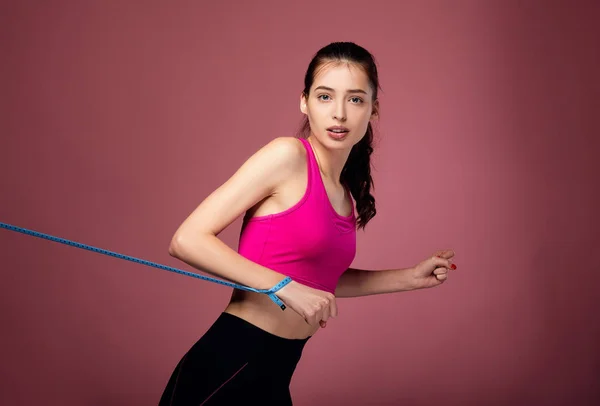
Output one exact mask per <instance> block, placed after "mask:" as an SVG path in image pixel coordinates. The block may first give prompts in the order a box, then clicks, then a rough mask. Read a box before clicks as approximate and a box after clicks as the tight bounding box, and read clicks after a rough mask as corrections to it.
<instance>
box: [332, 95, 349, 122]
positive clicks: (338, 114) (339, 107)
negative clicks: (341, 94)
mask: <svg viewBox="0 0 600 406" xmlns="http://www.w3.org/2000/svg"><path fill="white" fill-rule="evenodd" d="M333 118H334V119H335V120H339V121H346V104H345V103H344V101H343V100H341V101H338V102H336V103H335V111H334V112H333Z"/></svg>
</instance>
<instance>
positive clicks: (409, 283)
mask: <svg viewBox="0 0 600 406" xmlns="http://www.w3.org/2000/svg"><path fill="white" fill-rule="evenodd" d="M394 273H395V274H396V277H395V278H394V280H395V282H396V283H395V287H396V289H395V290H396V291H398V292H404V291H409V290H415V289H418V284H417V281H416V278H415V267H410V268H403V269H396V270H395V271H394Z"/></svg>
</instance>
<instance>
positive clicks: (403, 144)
mask: <svg viewBox="0 0 600 406" xmlns="http://www.w3.org/2000/svg"><path fill="white" fill-rule="evenodd" d="M17 3H18V4H17ZM203 3H204V4H203ZM203 3H202V2H198V1H171V2H167V1H163V2H159V1H146V2H132V1H130V2H122V1H95V2H92V1H66V0H65V1H52V2H49V1H46V2H43V1H38V2H16V1H13V2H9V3H8V4H3V6H2V9H3V10H2V12H0V37H1V38H2V42H1V47H2V48H1V51H2V63H0V80H1V89H2V90H1V91H0V103H1V105H0V115H1V121H0V133H1V142H0V154H1V155H2V159H1V160H0V182H1V189H0V190H1V193H2V195H1V202H2V203H1V205H0V221H1V222H5V223H10V224H13V225H17V226H20V227H25V228H29V229H33V230H36V231H40V232H44V233H48V234H52V235H56V236H59V237H63V238H67V239H71V240H75V241H78V242H82V243H85V244H90V245H95V246H98V247H101V248H104V249H108V250H112V251H116V252H119V253H123V254H126V255H131V256H135V257H138V258H143V259H146V260H149V261H153V262H159V263H162V264H166V265H170V266H175V267H178V268H181V269H185V270H188V271H193V270H194V269H193V268H191V267H189V266H187V265H185V264H183V263H182V262H180V261H177V260H175V259H174V258H171V257H169V255H168V252H167V248H168V244H169V241H170V239H171V236H172V234H173V233H174V231H175V229H176V228H177V227H178V226H179V224H180V223H181V222H182V221H183V220H184V218H185V217H186V216H187V215H188V214H189V213H190V212H191V211H192V210H193V209H194V208H195V207H196V206H197V205H198V204H199V203H200V202H201V201H202V199H203V198H204V197H206V196H207V194H209V193H210V192H211V191H212V190H213V189H214V188H216V187H217V186H219V185H220V184H221V183H222V182H224V181H225V180H226V179H227V178H228V177H229V176H230V175H231V174H232V173H233V171H234V170H235V169H237V167H238V166H239V165H241V163H242V162H243V161H244V160H245V159H246V158H247V157H249V156H250V154H252V153H253V152H254V151H255V150H256V149H258V148H260V147H261V146H262V145H264V144H265V143H267V142H268V141H269V140H270V139H272V138H273V137H276V136H292V135H294V134H295V132H296V130H297V128H298V126H299V124H300V121H301V118H302V116H301V113H300V111H299V105H298V104H299V102H298V100H299V95H300V91H301V90H302V79H303V75H304V73H305V70H306V68H307V66H308V63H309V61H310V58H311V57H312V55H313V54H314V53H315V52H316V51H317V50H318V49H319V48H320V47H322V46H324V45H326V44H328V43H329V42H332V41H340V40H342V41H354V42H357V43H358V44H360V45H362V46H364V47H366V48H367V49H369V50H370V51H371V52H373V53H374V54H375V56H376V58H377V61H378V62H379V65H380V75H381V83H382V86H383V89H384V91H383V93H382V94H381V105H382V112H381V114H382V117H381V122H380V124H379V125H378V126H377V127H376V130H377V140H378V143H377V147H376V153H375V155H374V163H375V168H376V169H375V171H374V178H375V185H376V189H375V196H376V199H377V207H378V215H377V217H376V218H375V219H374V220H373V221H372V223H370V224H369V225H368V227H367V231H366V233H362V232H361V233H359V237H358V238H359V241H358V244H359V253H358V255H357V258H356V261H355V263H354V266H356V267H359V268H361V267H362V268H371V269H380V268H393V267H408V266H412V265H414V264H416V263H418V262H419V261H421V260H423V259H425V258H426V257H427V256H429V255H431V254H433V252H435V251H437V250H439V249H443V248H452V249H454V250H455V251H456V253H457V255H456V259H455V262H456V264H457V265H458V269H457V270H456V271H455V272H453V273H452V275H451V277H450V279H449V280H448V281H447V283H445V284H444V285H442V286H441V287H438V288H435V289H430V290H427V291H423V290H422V291H413V292H408V293H400V294H395V295H386V296H375V297H368V298H357V299H340V300H339V306H340V317H339V318H338V319H337V320H335V321H333V322H332V323H329V325H328V327H327V329H325V330H323V331H321V332H320V333H318V334H317V335H316V336H315V337H314V338H313V339H312V340H311V341H310V342H309V344H308V346H307V347H306V349H305V352H304V357H303V359H302V360H301V362H300V364H299V365H298V368H297V373H296V375H295V377H294V380H293V382H292V387H291V389H292V395H293V397H294V400H295V404H296V405H411V406H417V405H435V404H443V405H445V406H452V405H461V406H464V405H592V404H594V403H595V402H599V401H600V350H599V349H598V343H599V342H600V322H599V320H600V317H599V316H598V314H597V303H598V301H597V299H598V293H597V292H598V288H597V286H598V280H597V277H598V276H597V275H598V271H600V266H599V265H598V243H599V242H600V241H599V240H600V234H599V231H598V230H599V227H598V226H599V223H600V222H599V218H598V217H599V216H598V214H597V211H596V210H597V209H598V207H599V206H600V197H599V196H600V192H599V190H598V189H599V187H598V183H599V182H598V174H599V173H600V168H599V164H598V152H599V151H600V141H599V137H600V136H599V134H600V120H599V119H598V110H599V106H598V99H599V96H600V83H599V79H598V64H599V62H600V52H599V48H598V38H599V35H600V34H599V29H598V19H599V18H600V15H599V14H600V13H599V11H600V8H599V7H598V3H597V2H595V3H594V2H592V1H589V2H585V1H571V2H569V1H566V0H565V1H562V2H558V1H537V2H536V1H500V0H498V1H475V0H473V1H449V0H448V1H427V2H423V1H401V2H391V1H390V2H381V3H377V2H370V3H369V2H365V1H351V0H347V1H344V2H323V1H314V0H304V1H302V2H293V3H292V2H283V1H270V2H266V1H255V2H251V1H238V2H231V1H225V2H203ZM140 4H143V6H142V5H140ZM239 227H240V221H239V220H238V221H236V222H235V223H234V224H233V225H232V226H231V227H230V228H229V229H227V230H226V231H225V232H223V233H222V235H221V236H222V238H223V239H224V240H225V241H226V242H227V243H228V244H229V245H230V246H232V247H237V236H238V233H239ZM0 243H1V249H0V261H1V262H0V263H1V264H2V265H1V272H2V279H1V282H0V303H1V305H2V306H1V309H2V310H1V312H0V325H1V335H0V337H1V340H2V341H1V345H0V359H1V360H2V362H1V363H0V372H1V379H0V385H1V388H0V403H1V404H4V405H33V404H44V405H59V404H60V405H150V404H156V403H157V402H158V398H159V397H160V394H161V393H162V390H163V388H164V385H165V384H166V381H167V379H168V377H169V375H170V373H171V371H172V369H173V367H174V366H175V364H176V362H177V361H178V360H179V358H180V357H181V356H182V355H183V353H184V352H185V351H186V350H187V349H188V348H189V347H190V346H191V345H192V344H193V343H194V342H195V341H196V340H197V339H198V338H199V337H200V336H201V335H202V334H203V333H204V332H205V331H206V330H207V329H208V327H209V326H210V324H211V323H212V322H213V321H214V319H215V318H216V317H217V316H218V314H219V313H220V311H221V310H222V309H223V308H224V306H225V305H226V303H227V301H228V298H229V293H230V290H229V289H228V288H225V287H222V286H218V285H215V284H211V283H208V282H203V281H200V280H198V279H193V278H189V277H186V276H181V275H177V274H174V273H171V272H167V271H162V270H159V269H156V268H151V267H146V266H143V265H139V264H135V263H132V262H129V261H123V260H118V259H115V258H112V257H108V256H105V255H100V254H96V253H92V252H89V251H85V250H81V249H77V248H73V247H69V246H67V245H63V244H58V243H54V242H50V241H46V240H42V239H39V238H35V237H31V236H27V235H24V234H20V233H16V232H12V231H8V230H3V229H2V230H0Z"/></svg>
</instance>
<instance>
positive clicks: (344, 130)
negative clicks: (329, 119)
mask: <svg viewBox="0 0 600 406" xmlns="http://www.w3.org/2000/svg"><path fill="white" fill-rule="evenodd" d="M327 131H331V132H338V133H347V132H348V131H350V130H349V129H347V128H346V127H344V126H341V125H336V126H333V127H329V128H327Z"/></svg>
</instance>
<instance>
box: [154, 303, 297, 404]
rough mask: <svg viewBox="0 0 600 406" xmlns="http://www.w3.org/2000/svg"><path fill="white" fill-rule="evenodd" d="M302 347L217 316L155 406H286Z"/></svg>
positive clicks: (230, 317)
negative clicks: (250, 405)
mask: <svg viewBox="0 0 600 406" xmlns="http://www.w3.org/2000/svg"><path fill="white" fill-rule="evenodd" d="M307 341H308V338H305V339H287V338H282V337H279V336H276V335H274V334H271V333H269V332H267V331H265V330H262V329H260V328H259V327H257V326H255V325H254V324H251V323H249V322H247V321H245V320H243V319H241V318H239V317H237V316H234V315H231V314H229V313H221V315H220V316H219V318H217V320H216V321H215V323H214V324H213V325H212V326H211V327H210V328H209V329H208V331H207V332H206V334H204V335H203V336H202V337H201V338H200V339H199V340H198V341H197V342H196V343H195V344H194V345H193V346H192V348H191V349H190V350H189V351H188V352H187V353H186V354H185V355H184V356H183V358H182V359H181V360H180V361H179V363H178V364H177V366H176V367H175V370H174V371H173V373H172V374H171V378H170V379H169V382H168V383H167V386H166V388H165V390H164V392H163V394H162V397H161V399H160V403H159V406H167V405H173V406H175V405H194V406H201V405H203V406H213V405H238V404H239V405H242V404H244V405H247V404H257V405H258V404H260V405H278V406H285V405H291V404H292V399H291V396H290V389H289V386H290V381H291V379H292V374H293V373H294V370H295V369H296V364H297V363H298V361H299V360H300V356H301V355H302V349H303V348H304V345H305V344H306V342H307Z"/></svg>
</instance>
